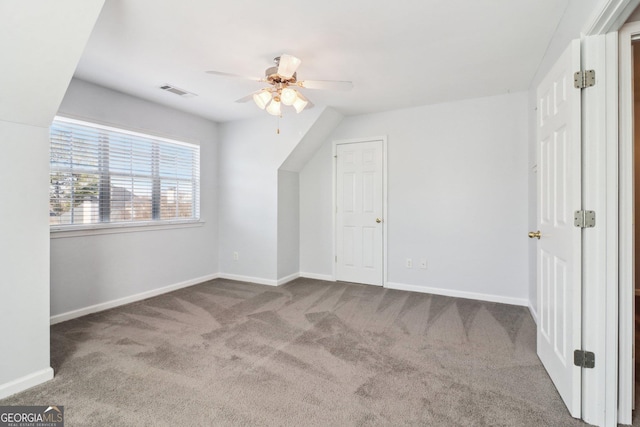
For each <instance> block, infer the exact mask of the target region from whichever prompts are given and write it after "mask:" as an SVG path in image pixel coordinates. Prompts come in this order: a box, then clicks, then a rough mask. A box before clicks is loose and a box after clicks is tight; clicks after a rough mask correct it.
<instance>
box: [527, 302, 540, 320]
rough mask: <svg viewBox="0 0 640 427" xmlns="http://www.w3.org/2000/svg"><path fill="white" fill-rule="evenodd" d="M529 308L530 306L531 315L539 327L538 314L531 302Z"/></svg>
mask: <svg viewBox="0 0 640 427" xmlns="http://www.w3.org/2000/svg"><path fill="white" fill-rule="evenodd" d="M528 306H529V313H531V317H533V321H534V322H536V325H537V324H538V312H537V311H536V310H535V309H534V308H533V306H532V305H531V302H529V304H528Z"/></svg>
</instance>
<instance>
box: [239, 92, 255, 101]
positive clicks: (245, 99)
mask: <svg viewBox="0 0 640 427" xmlns="http://www.w3.org/2000/svg"><path fill="white" fill-rule="evenodd" d="M255 93H256V92H254V93H250V94H249V95H247V96H243V97H242V98H240V99H236V101H235V102H239V103H243V102H249V101H251V100H252V99H253V95H254V94H255Z"/></svg>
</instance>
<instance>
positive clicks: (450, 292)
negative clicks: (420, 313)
mask: <svg viewBox="0 0 640 427" xmlns="http://www.w3.org/2000/svg"><path fill="white" fill-rule="evenodd" d="M384 287H385V288H389V289H397V290H399V291H411V292H421V293H424V294H435V295H444V296H448V297H456V298H467V299H474V300H479V301H488V302H499V303H502V304H510V305H519V306H524V307H527V306H528V305H529V301H528V300H526V299H524V298H512V297H504V296H501V295H491V294H481V293H477V292H467V291H457V290H454V289H443V288H432V287H429V286H417V285H408V284H405V283H394V282H387V283H386V284H385V285H384Z"/></svg>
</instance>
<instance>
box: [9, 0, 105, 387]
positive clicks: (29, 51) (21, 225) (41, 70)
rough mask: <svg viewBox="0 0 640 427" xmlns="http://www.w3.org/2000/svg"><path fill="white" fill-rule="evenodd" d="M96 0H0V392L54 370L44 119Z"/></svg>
mask: <svg viewBox="0 0 640 427" xmlns="http://www.w3.org/2000/svg"><path fill="white" fill-rule="evenodd" d="M102 4H103V0H94V1H88V0H67V1H64V2H50V1H45V0H34V1H30V2H22V1H19V0H14V1H3V2H0V51H1V52H2V56H1V57H0V66H1V69H2V71H1V72H0V147H1V148H2V155H1V156H0V181H1V182H2V183H3V184H4V185H3V188H2V196H1V197H0V236H1V237H0V337H2V338H1V339H0V354H1V356H0V399H1V398H3V397H6V396H9V395H11V394H13V393H17V392H19V391H22V390H24V389H26V388H28V387H31V386H34V385H36V384H39V383H41V382H44V381H47V380H48V379H51V378H52V376H53V370H52V369H51V367H50V361H49V224H48V221H49V217H48V203H47V199H48V192H49V191H48V190H49V176H48V175H49V137H48V126H49V124H50V123H51V120H52V119H53V116H54V114H55V112H56V110H57V108H58V106H59V105H60V101H61V100H62V96H63V94H64V92H65V90H66V88H67V85H68V83H69V81H70V80H71V75H72V74H73V70H74V69H75V67H76V65H77V63H78V60H79V59H80V55H81V53H82V50H83V49H84V46H85V44H86V42H87V40H88V38H89V35H90V33H91V29H92V28H93V25H94V24H95V21H96V19H97V17H98V15H99V13H100V10H101V8H102Z"/></svg>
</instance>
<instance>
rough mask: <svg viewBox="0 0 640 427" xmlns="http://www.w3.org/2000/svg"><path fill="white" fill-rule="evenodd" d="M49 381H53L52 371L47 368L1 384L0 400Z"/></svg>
mask: <svg viewBox="0 0 640 427" xmlns="http://www.w3.org/2000/svg"><path fill="white" fill-rule="evenodd" d="M51 379H53V369H52V368H50V367H49V368H45V369H42V370H40V371H36V372H34V373H32V374H29V375H25V376H23V377H20V378H18V379H15V380H13V381H10V382H8V383H6V384H2V385H0V399H4V398H5V397H9V396H11V395H14V394H16V393H20V392H21V391H23V390H26V389H28V388H31V387H35V386H37V385H38V384H42V383H45V382H47V381H49V380H51Z"/></svg>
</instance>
